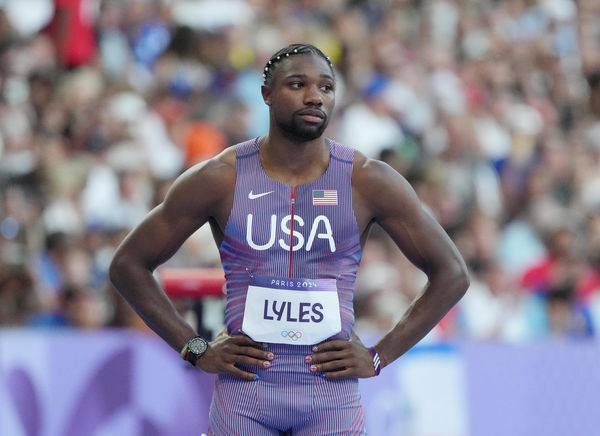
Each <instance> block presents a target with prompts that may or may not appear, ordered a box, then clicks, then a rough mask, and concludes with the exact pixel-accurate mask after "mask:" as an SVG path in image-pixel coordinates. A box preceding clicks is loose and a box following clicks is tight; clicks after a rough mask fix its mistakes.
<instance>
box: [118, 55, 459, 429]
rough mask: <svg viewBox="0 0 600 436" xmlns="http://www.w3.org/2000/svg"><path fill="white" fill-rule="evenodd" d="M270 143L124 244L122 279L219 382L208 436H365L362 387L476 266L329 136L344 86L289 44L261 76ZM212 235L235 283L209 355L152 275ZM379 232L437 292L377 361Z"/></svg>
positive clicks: (181, 185) (169, 203) (404, 196)
mask: <svg viewBox="0 0 600 436" xmlns="http://www.w3.org/2000/svg"><path fill="white" fill-rule="evenodd" d="M264 78H265V81H264V85H263V87H262V95H263V98H264V101H265V104H267V105H268V106H269V112H270V127H269V132H268V134H267V135H266V136H264V137H260V138H256V139H253V140H250V141H247V142H244V143H242V144H238V145H237V146H234V147H231V148H229V149H227V150H225V151H224V152H223V153H221V154H220V155H218V156H216V157H215V158H213V159H210V160H208V161H207V162H204V163H201V164H199V165H197V166H195V167H192V168H191V169H189V170H188V171H186V172H185V173H184V174H183V175H182V176H180V177H179V178H178V180H177V181H176V182H175V183H174V185H173V187H172V188H171V190H170V191H169V193H168V195H167V196H166V199H165V201H164V202H163V204H161V205H159V206H158V207H157V208H156V209H154V210H153V211H152V212H151V213H150V214H149V215H148V217H147V218H146V219H145V220H144V221H143V222H142V223H141V224H140V225H139V226H138V227H137V228H136V229H134V230H133V232H132V233H131V234H130V235H129V236H128V237H127V238H126V239H125V240H124V241H123V243H122V245H121V246H120V247H119V249H118V250H117V253H116V254H115V257H114V260H113V263H112V266H111V271H110V273H111V279H112V281H113V282H114V284H115V286H116V287H117V288H118V289H119V291H120V292H121V293H122V295H123V296H124V297H125V298H126V299H127V301H129V303H130V304H131V305H132V306H133V307H134V309H135V310H136V311H137V312H138V313H139V314H140V316H141V317H142V318H143V319H144V320H145V322H146V323H148V325H149V326H150V327H151V328H152V329H153V330H154V331H156V332H157V333H158V334H159V335H160V336H161V337H162V338H163V339H164V340H165V341H167V342H168V343H169V344H170V345H171V346H172V347H173V348H175V349H176V350H181V352H182V356H183V357H184V358H185V359H187V360H189V361H190V362H192V363H193V364H195V365H196V366H198V367H199V368H201V369H202V370H204V371H207V372H209V373H216V374H218V377H217V382H216V386H215V392H214V396H213V402H212V405H211V410H210V414H209V420H210V429H209V432H210V434H214V435H218V436H232V435H279V434H282V433H283V432H286V434H293V435H324V436H325V435H327V436H330V435H334V434H336V435H362V434H364V415H363V412H362V408H361V406H360V396H359V393H358V378H364V377H372V376H374V375H377V374H379V371H380V369H381V368H384V367H385V366H387V365H388V364H390V363H391V362H392V361H394V360H395V359H397V358H398V357H399V356H401V355H402V354H403V353H405V352H406V351H407V350H408V349H410V348H411V347H412V346H413V345H415V344H416V343H417V342H418V341H419V340H420V339H421V338H422V337H423V336H424V335H425V334H426V333H427V332H428V331H429V330H430V329H431V328H433V327H434V326H435V325H436V323H437V322H438V321H439V320H440V319H441V318H442V317H443V316H444V314H446V313H447V311H448V310H449V309H450V308H451V307H452V306H453V305H454V304H456V302H457V301H458V300H459V299H460V298H461V297H462V295H463V294H464V292H465V290H466V288H467V286H468V278H467V273H466V269H465V265H464V262H463V260H462V258H461V256H460V255H459V253H458V251H457V249H456V247H455V246H454V244H453V243H452V242H451V241H450V239H449V238H448V236H447V235H446V233H445V232H444V231H443V229H442V228H441V227H440V226H439V224H437V223H436V221H435V220H434V219H433V218H432V217H431V216H430V215H429V214H427V213H426V212H425V211H424V209H423V207H422V206H421V204H420V202H419V200H418V198H417V196H416V194H415V192H414V191H413V189H412V188H411V187H410V185H409V184H408V183H407V181H406V180H405V179H404V178H403V177H402V176H401V175H400V174H398V173H397V172H396V171H394V170H393V169H391V168H390V167H389V166H387V165H386V164H384V163H382V162H379V161H376V160H372V159H367V158H366V157H365V156H363V155H361V154H360V153H358V152H355V151H354V150H352V149H351V148H349V147H345V146H343V145H341V144H338V143H336V142H335V141H332V140H329V139H326V138H324V137H323V132H324V130H325V128H326V127H327V123H328V121H329V118H330V116H331V113H332V110H333V107H334V102H335V75H334V71H333V68H332V65H331V63H330V62H329V59H328V58H327V57H326V56H325V55H324V54H323V53H322V52H321V51H320V50H318V49H317V48H316V47H314V46H311V45H305V44H292V45H290V46H288V47H286V48H284V49H282V50H280V51H279V52H278V53H276V54H275V55H274V56H273V57H272V58H271V60H269V62H268V63H267V65H266V67H265V72H264ZM205 222H209V223H210V225H211V229H212V232H213V235H214V238H215V241H216V243H217V245H218V246H219V250H220V253H221V260H222V263H223V268H224V270H225V278H226V282H227V305H226V308H225V322H226V326H227V334H223V335H221V336H220V337H219V338H217V339H216V340H215V341H213V342H211V343H210V344H207V343H206V341H205V340H204V339H203V338H198V337H196V333H195V332H194V330H193V329H192V328H191V327H190V326H189V325H188V324H187V323H186V322H185V321H184V320H183V319H182V318H181V317H180V316H179V315H178V314H177V313H176V311H175V309H174V308H173V306H172V305H171V303H170V302H169V300H168V298H167V297H166V296H165V294H164V293H163V292H162V291H161V289H160V288H159V286H158V284H157V283H156V281H155V280H154V279H153V277H152V271H153V270H154V269H155V268H156V267H157V266H158V265H160V264H161V263H163V262H164V261H166V260H167V259H168V258H169V257H170V256H172V255H173V253H175V251H176V250H177V249H178V248H179V247H180V245H181V244H182V243H183V242H184V241H185V239H186V238H187V237H188V236H189V235H190V234H191V233H192V232H194V231H195V230H196V229H197V228H198V227H199V226H201V225H202V224H204V223H205ZM373 223H378V224H379V225H380V226H381V227H382V228H383V229H385V230H386V231H387V233H388V234H389V235H390V236H391V237H392V239H393V240H394V241H395V242H396V244H397V245H398V247H400V249H401V250H402V251H403V252H404V254H405V255H406V256H407V257H408V258H409V259H410V260H411V261H412V262H413V263H414V264H415V265H417V266H418V267H419V268H421V269H422V270H423V271H424V272H425V273H426V274H427V276H428V278H429V283H428V285H427V287H426V288H425V290H424V292H423V293H422V295H421V296H420V297H418V298H417V299H416V300H415V301H414V302H413V304H412V305H411V307H410V309H409V310H408V311H407V313H406V314H405V315H404V316H403V318H402V319H401V320H400V322H399V323H398V324H397V325H396V327H395V328H394V329H393V330H392V331H390V332H389V333H388V334H387V335H385V336H384V337H383V338H382V339H381V340H380V341H379V342H378V343H377V344H376V345H375V346H374V347H372V348H371V349H369V348H366V347H365V346H364V345H363V344H362V343H361V342H360V340H359V339H358V337H356V335H354V334H353V333H352V326H353V322H354V314H353V308H352V297H353V290H354V282H355V279H356V271H357V269H358V266H359V262H360V257H361V249H362V247H363V245H364V243H365V240H366V238H367V235H368V233H369V229H370V227H371V225H372V224H373Z"/></svg>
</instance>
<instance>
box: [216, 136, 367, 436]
mask: <svg viewBox="0 0 600 436" xmlns="http://www.w3.org/2000/svg"><path fill="white" fill-rule="evenodd" d="M329 143H330V160H329V165H328V168H327V170H326V171H325V173H324V174H323V175H322V176H321V177H319V178H318V179H317V180H315V181H313V182H310V183H306V184H303V185H298V186H296V187H292V186H290V185H287V184H285V183H281V182H278V181H276V180H273V179H271V178H269V177H268V176H267V175H266V174H265V172H264V171H263V169H262V166H261V163H260V158H259V144H258V138H256V139H254V140H251V141H247V142H244V143H241V144H238V145H237V146H236V171H237V178H236V185H235V194H234V202H233V207H232V210H231V214H230V216H229V220H228V222H227V225H226V228H225V233H224V238H223V241H222V243H221V246H220V247H219V251H220V254H221V261H222V264H223V268H224V271H225V279H226V287H227V304H226V308H225V323H226V326H227V330H228V332H229V334H232V335H233V334H240V333H241V331H242V326H243V323H244V309H245V307H246V297H247V295H248V292H249V286H251V282H252V280H253V277H262V278H263V280H264V278H265V277H266V278H277V279H282V280H279V281H277V283H278V284H279V283H282V284H285V283H291V282H294V283H296V281H294V279H297V280H299V281H297V284H298V285H299V284H300V283H301V282H302V280H301V279H310V280H307V281H311V280H312V281H314V282H315V283H317V282H318V283H320V282H321V279H328V280H322V281H323V282H329V283H333V284H334V286H333V289H334V291H335V288H337V297H338V300H339V318H340V321H341V329H340V331H339V332H337V333H336V334H334V335H332V336H331V338H336V339H337V338H342V339H348V338H349V337H350V334H351V332H352V327H353V324H354V310H353V296H354V285H355V280H356V273H357V270H358V267H359V263H360V258H361V255H362V251H361V245H360V235H359V231H358V226H357V224H356V218H355V215H354V210H353V208H352V161H353V156H354V150H353V149H351V148H349V147H345V146H343V145H341V144H338V143H336V142H334V141H329ZM288 280H290V281H291V282H288ZM272 282H273V283H275V282H276V280H272ZM268 292H270V291H269V290H267V293H268ZM277 292H278V291H277V289H273V294H274V298H276V295H277ZM333 295H335V293H334V294H333ZM273 304H274V305H273V308H272V310H273V311H274V313H272V312H269V310H271V306H268V307H267V303H265V307H264V316H265V318H267V317H268V319H272V318H273V317H276V315H275V314H278V315H280V316H281V314H282V313H283V309H284V308H285V309H286V310H287V312H286V313H287V315H286V316H287V320H288V321H290V320H291V321H298V326H299V328H298V330H297V331H296V329H292V330H294V332H295V333H298V336H299V333H300V332H301V328H300V327H302V326H303V324H302V322H303V321H309V319H311V316H312V319H313V320H315V319H316V320H317V321H318V320H320V318H319V316H320V315H321V313H320V312H319V307H316V308H314V307H312V312H310V310H311V306H310V304H309V303H306V304H305V305H304V306H302V304H304V303H301V307H300V309H297V308H292V307H291V306H277V305H276V303H273ZM282 304H283V303H282ZM287 304H288V305H291V304H292V303H287ZM336 304H337V303H336ZM316 306H320V305H319V304H317V305H316ZM278 310H279V311H278ZM247 313H248V312H247ZM254 313H255V312H251V314H254ZM292 313H293V314H294V315H292ZM257 316H259V317H261V316H262V311H261V312H260V315H257ZM292 330H290V331H289V333H290V335H289V338H288V337H286V340H289V342H290V343H289V344H287V343H269V345H268V349H269V350H270V351H272V352H273V353H274V354H275V355H276V357H275V359H274V360H273V361H272V366H271V367H269V368H259V367H255V366H252V367H250V366H249V367H243V366H240V367H241V368H243V369H244V370H247V371H249V372H253V373H256V374H258V375H259V376H260V380H258V381H246V380H242V379H240V378H237V377H234V376H231V375H228V374H221V375H219V376H218V378H217V382H216V386H215V393H214V396H213V401H212V405H211V410H210V427H211V428H210V430H209V431H210V434H212V435H215V436H235V435H240V436H246V435H252V436H254V435H256V436H260V435H274V436H276V435H279V434H281V432H289V433H288V434H290V433H291V434H293V435H305V436H308V435H311V436H312V435H314V436H319V435H322V436H325V435H327V436H331V435H340V436H341V435H344V436H350V435H363V434H364V431H365V430H364V414H363V410H362V407H361V405H360V394H359V391H358V380H357V379H355V378H347V379H336V380H333V379H327V378H325V377H320V376H319V375H318V374H314V373H312V372H311V371H310V365H309V364H307V363H305V362H304V357H305V356H306V355H308V354H311V346H310V345H293V341H294V340H295V338H296V337H297V335H295V334H292V333H293V332H292ZM281 333H282V334H283V333H284V332H283V331H282V332H281ZM285 333H288V332H287V331H286V332H285Z"/></svg>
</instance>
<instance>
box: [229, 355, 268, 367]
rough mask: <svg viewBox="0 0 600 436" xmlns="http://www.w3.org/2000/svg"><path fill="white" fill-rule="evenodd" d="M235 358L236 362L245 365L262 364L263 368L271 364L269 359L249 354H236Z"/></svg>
mask: <svg viewBox="0 0 600 436" xmlns="http://www.w3.org/2000/svg"><path fill="white" fill-rule="evenodd" d="M234 360H235V362H236V363H241V364H243V365H254V366H260V367H261V368H268V367H270V366H271V362H269V361H268V360H261V359H254V358H252V357H248V356H236V357H235V359H234Z"/></svg>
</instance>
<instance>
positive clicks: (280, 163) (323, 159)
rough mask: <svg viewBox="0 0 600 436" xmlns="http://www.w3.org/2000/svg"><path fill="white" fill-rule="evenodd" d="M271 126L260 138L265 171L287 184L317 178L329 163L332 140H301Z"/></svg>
mask: <svg viewBox="0 0 600 436" xmlns="http://www.w3.org/2000/svg"><path fill="white" fill-rule="evenodd" d="M273 130H274V129H269V134H268V135H267V136H264V137H262V138H260V140H259V142H260V158H261V163H262V166H263V169H264V171H265V172H266V173H267V174H268V175H269V176H270V177H272V178H274V179H276V180H279V181H281V182H283V183H288V184H291V185H298V184H303V183H307V182H310V181H312V180H316V179H317V178H319V177H320V176H321V175H322V174H323V173H324V172H325V170H326V169H327V166H328V165H329V143H328V142H327V141H326V140H325V138H324V137H323V136H321V137H319V138H316V139H313V140H311V141H304V142H299V141H295V140H292V139H290V138H287V137H286V136H285V135H283V134H282V133H281V132H279V131H277V132H274V131H273Z"/></svg>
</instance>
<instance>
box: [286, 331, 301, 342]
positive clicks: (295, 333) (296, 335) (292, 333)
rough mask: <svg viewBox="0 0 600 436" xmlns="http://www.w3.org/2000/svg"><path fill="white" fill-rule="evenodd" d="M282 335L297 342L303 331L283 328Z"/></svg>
mask: <svg viewBox="0 0 600 436" xmlns="http://www.w3.org/2000/svg"><path fill="white" fill-rule="evenodd" d="M281 337H283V338H286V339H291V340H292V341H294V342H295V341H297V340H298V339H300V338H301V337H302V332H300V331H294V330H282V331H281Z"/></svg>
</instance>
